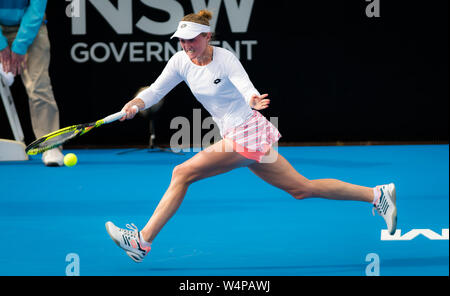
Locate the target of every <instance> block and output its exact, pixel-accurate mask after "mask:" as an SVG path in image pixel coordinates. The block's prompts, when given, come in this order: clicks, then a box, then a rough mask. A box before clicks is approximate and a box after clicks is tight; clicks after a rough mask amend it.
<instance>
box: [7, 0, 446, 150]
mask: <svg viewBox="0 0 450 296" xmlns="http://www.w3.org/2000/svg"><path fill="white" fill-rule="evenodd" d="M95 1H99V2H110V3H111V4H112V6H111V7H114V8H120V5H119V4H120V3H119V2H122V3H121V4H124V3H125V2H127V1H131V0H123V1H122V0H110V1H106V0H82V2H86V10H85V11H84V12H85V13H86V14H85V20H86V34H84V35H74V34H72V19H71V18H69V17H68V16H67V11H66V10H67V6H68V5H69V4H70V2H67V1H55V0H50V1H48V2H49V3H48V7H47V18H48V24H47V26H48V29H49V36H50V41H51V44H52V49H51V52H52V61H51V65H50V75H51V78H52V83H53V89H54V92H55V96H56V98H57V102H58V105H59V107H60V113H61V126H66V125H70V124H75V123H82V122H89V121H93V120H96V119H98V117H100V116H103V115H108V114H109V113H112V112H115V111H117V110H120V108H121V107H122V106H123V104H124V103H125V102H126V101H127V100H129V99H130V98H132V97H133V95H134V93H135V92H136V91H137V89H138V88H140V87H141V86H144V85H149V84H150V83H151V82H152V81H154V80H155V79H156V77H157V76H158V75H159V73H160V72H161V70H162V69H163V67H164V65H165V63H166V61H165V59H166V58H167V55H168V54H169V55H170V46H171V47H174V48H176V47H177V43H176V41H175V40H172V41H170V39H169V37H170V35H171V34H170V33H169V34H165V35H155V34H151V33H148V32H144V31H143V30H142V29H140V28H139V27H138V23H139V21H140V20H142V19H150V20H153V21H155V22H160V23H164V22H167V21H168V20H170V19H171V18H173V16H174V15H175V12H173V11H167V9H164V8H161V7H159V8H158V5H154V4H152V3H158V2H161V1H140V0H132V5H131V7H132V16H131V15H129V17H128V19H127V18H126V17H125V20H124V22H126V23H129V24H131V30H132V33H131V34H129V33H127V34H123V33H122V34H119V33H118V32H116V30H115V29H114V28H113V27H112V26H111V25H110V24H109V23H108V21H107V20H106V19H105V17H104V16H103V15H102V13H100V12H99V11H98V10H97V9H96V8H95V7H94V5H92V3H91V2H95ZM124 1H125V2H124ZM205 2H206V3H208V4H209V5H213V4H214V3H215V4H217V3H221V4H220V7H219V8H220V9H219V12H218V13H217V12H216V17H217V26H216V28H215V32H216V35H215V40H216V41H217V42H219V46H223V44H224V43H223V41H226V43H227V44H229V45H230V46H231V47H232V48H233V49H234V50H235V51H237V50H239V55H240V59H241V62H242V64H243V65H244V67H245V68H246V70H247V72H248V73H249V75H250V77H251V79H252V81H253V83H254V84H255V86H256V87H257V88H258V89H259V90H260V91H261V92H267V93H269V94H270V98H271V100H272V103H271V106H270V108H269V109H266V110H264V111H263V112H262V113H263V114H264V115H265V116H266V117H278V125H279V129H280V132H281V133H282V135H283V138H282V140H281V144H283V143H285V144H286V143H292V142H330V141H331V142H335V141H344V142H345V141H405V142H406V141H433V142H436V141H438V142H442V141H444V142H446V141H448V55H447V53H448V1H440V0H439V1H438V0H434V1H417V0H414V1H387V0H380V1H379V2H378V3H379V4H380V16H379V17H372V18H369V17H368V16H367V15H366V7H367V5H369V4H370V2H368V1H365V0H351V1H349V0H346V1H332V0H329V1H314V0H309V1H288V0H278V1H262V0H254V1H251V0H249V1H244V0H241V1H236V0H223V1H221V0H216V1H213V0H210V1H202V0H200V1H198V0H197V1H194V0H192V1H191V0H178V1H175V0H171V1H167V3H169V4H170V5H172V6H174V7H176V8H177V7H178V11H179V7H182V9H183V13H184V14H188V13H191V12H193V10H194V4H196V5H199V4H198V3H200V4H201V3H205ZM243 2H246V3H247V4H248V3H252V2H253V6H252V7H251V14H250V15H249V18H248V19H247V18H246V16H245V9H242V10H241V13H242V14H240V15H239V14H237V13H235V14H234V15H233V11H235V12H236V11H237V10H233V8H230V7H232V5H231V4H233V3H235V4H237V5H241V6H240V7H241V8H242V7H244V6H245V4H246V3H243ZM146 3H147V4H146ZM230 3H231V4H230ZM125 4H126V3H125ZM169 4H168V5H169ZM225 4H228V5H225ZM174 9H175V8H174ZM117 11H119V10H117ZM74 13H80V12H79V11H78V12H77V11H76V10H74ZM81 13H83V12H81ZM229 14H231V16H229ZM75 16H79V15H75ZM122 16H126V14H125V13H124V14H123V15H122ZM230 18H231V19H232V20H231V21H230ZM242 19H244V21H242ZM245 20H248V26H245ZM234 22H236V23H239V24H240V26H234V29H232V28H233V27H232V26H231V25H230V23H234ZM175 26H176V25H175ZM147 28H150V29H151V27H147ZM129 29H130V28H128V30H129ZM174 30H175V27H173V31H174ZM249 40H250V42H248V41H249ZM255 41H256V42H255ZM133 42H135V43H133ZM166 42H169V44H170V46H168V45H167V43H166ZM236 42H237V43H236ZM110 43H112V44H113V47H114V48H111V44H110ZM255 43H256V44H255ZM77 44H85V46H86V47H87V49H92V48H93V47H94V48H95V47H96V49H95V50H94V51H93V53H94V57H92V56H91V57H89V59H88V60H87V61H82V62H80V61H79V62H76V61H75V60H74V57H73V56H72V54H71V51H72V50H74V46H76V45H77ZM131 44H134V45H133V46H134V56H130V52H131V51H130V46H131ZM236 44H238V45H239V46H236ZM106 46H109V49H105V47H106ZM147 47H149V48H150V50H158V49H161V50H162V51H161V53H160V54H159V56H160V57H161V58H162V59H163V60H162V61H158V57H157V56H158V53H156V54H155V55H153V56H152V55H150V56H149V57H148V56H147ZM238 48H239V49H238ZM81 49H82V48H80V47H79V48H78V51H76V50H74V52H75V55H76V58H78V59H82V57H83V54H82V53H81V52H82V50H81ZM121 50H123V51H121ZM107 51H109V56H108V55H106V54H107ZM249 51H250V52H249ZM164 55H166V57H164ZM102 58H105V59H106V60H105V61H102V60H101V59H102ZM95 59H96V60H97V61H96V60H95ZM99 59H100V60H99ZM150 59H151V60H150ZM12 92H13V95H14V97H15V102H16V106H17V108H18V109H19V110H20V118H21V121H22V125H23V127H24V131H25V134H26V141H27V143H29V142H30V141H32V140H33V138H34V136H33V134H32V131H31V123H30V119H29V113H28V112H29V111H28V105H27V99H26V94H25V91H24V89H23V86H22V85H21V83H18V82H16V83H15V84H14V85H13V86H12ZM197 108H202V107H201V105H200V104H199V103H198V102H197V101H196V100H195V98H194V97H193V96H192V94H191V93H190V91H189V89H188V88H187V86H186V85H185V84H184V83H182V84H180V85H179V86H177V87H176V88H175V89H174V90H173V91H172V92H171V93H169V94H168V95H167V96H166V98H165V100H164V104H163V106H162V107H161V109H160V111H159V112H158V117H157V121H156V122H157V126H156V133H157V137H158V138H157V140H158V143H160V144H168V143H169V140H170V137H171V136H172V135H173V134H174V133H175V132H176V130H171V129H170V128H169V126H170V122H171V120H172V119H173V118H174V117H176V116H184V117H187V118H188V119H192V117H193V109H197ZM207 116H208V114H207V112H206V111H205V110H204V109H202V117H203V118H205V117H207ZM5 117H6V114H5V112H4V109H3V108H0V127H1V129H0V137H1V138H12V133H11V131H10V129H9V125H8V122H7V120H6V118H5ZM203 132H207V131H203ZM146 143H148V118H145V117H137V118H136V119H134V120H132V121H128V122H126V123H122V124H118V123H114V124H113V126H111V127H106V128H102V129H99V130H98V131H96V132H95V133H92V134H88V135H86V136H85V137H82V138H80V139H78V140H76V141H75V143H72V144H77V145H86V146H90V145H96V146H106V145H108V146H111V145H138V144H141V145H145V144H146Z"/></svg>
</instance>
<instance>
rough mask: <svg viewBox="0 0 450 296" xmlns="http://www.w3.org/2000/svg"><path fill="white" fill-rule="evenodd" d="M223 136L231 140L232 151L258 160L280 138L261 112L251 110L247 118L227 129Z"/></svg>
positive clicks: (276, 130) (278, 133)
mask: <svg viewBox="0 0 450 296" xmlns="http://www.w3.org/2000/svg"><path fill="white" fill-rule="evenodd" d="M224 138H227V139H229V140H232V141H233V148H234V151H236V152H238V153H240V154H241V155H243V156H244V157H246V158H249V159H253V160H256V161H257V162H260V161H261V158H262V157H263V156H264V155H265V154H266V153H267V152H268V151H269V149H270V147H272V145H273V144H274V143H276V142H277V141H278V140H279V139H280V138H281V134H280V132H279V131H278V129H277V128H276V127H275V126H274V125H273V124H272V123H271V122H270V121H268V120H267V119H266V118H265V117H264V116H263V115H262V114H261V113H259V112H258V111H256V110H253V115H252V116H251V117H250V118H249V119H247V120H246V121H245V122H244V123H242V124H240V125H238V126H236V127H233V128H230V129H229V130H227V131H226V132H225V134H224Z"/></svg>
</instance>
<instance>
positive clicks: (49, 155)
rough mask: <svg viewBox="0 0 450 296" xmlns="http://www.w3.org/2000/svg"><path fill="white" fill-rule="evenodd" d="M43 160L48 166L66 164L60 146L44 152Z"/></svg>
mask: <svg viewBox="0 0 450 296" xmlns="http://www.w3.org/2000/svg"><path fill="white" fill-rule="evenodd" d="M42 161H43V162H44V164H45V165H46V166H50V167H60V166H63V165H64V155H63V154H62V152H61V150H59V148H53V149H51V150H48V151H45V152H44V153H43V154H42Z"/></svg>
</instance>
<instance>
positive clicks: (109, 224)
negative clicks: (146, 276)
mask: <svg viewBox="0 0 450 296" xmlns="http://www.w3.org/2000/svg"><path fill="white" fill-rule="evenodd" d="M111 226H114V227H115V225H114V224H113V223H112V222H106V223H105V228H106V232H108V235H109V237H110V238H111V239H112V240H113V242H114V243H115V244H116V245H117V246H118V247H119V248H120V249H122V247H121V246H120V242H119V241H118V240H116V239H115V238H114V237H113V236H112V235H111V231H110V230H109V228H110V227H111ZM122 250H123V249H122ZM124 251H125V253H127V255H128V257H130V258H131V260H133V261H134V262H136V263H141V262H142V259H139V258H136V257H135V256H136V255H135V254H134V253H132V252H130V251H127V250H124Z"/></svg>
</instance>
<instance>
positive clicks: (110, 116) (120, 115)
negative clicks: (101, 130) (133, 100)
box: [103, 105, 139, 123]
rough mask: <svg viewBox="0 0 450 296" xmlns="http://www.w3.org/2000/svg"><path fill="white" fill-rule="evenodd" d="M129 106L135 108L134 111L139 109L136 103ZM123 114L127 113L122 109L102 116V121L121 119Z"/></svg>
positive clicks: (108, 121)
mask: <svg viewBox="0 0 450 296" xmlns="http://www.w3.org/2000/svg"><path fill="white" fill-rule="evenodd" d="M131 108H133V109H135V110H136V112H138V111H139V107H138V106H136V105H133V107H131ZM125 115H127V113H126V112H125V111H124V110H122V111H120V112H117V113H114V114H112V115H109V116H107V117H105V118H103V122H104V123H110V122H113V121H116V120H119V119H121V118H122V117H124V116H125Z"/></svg>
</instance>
